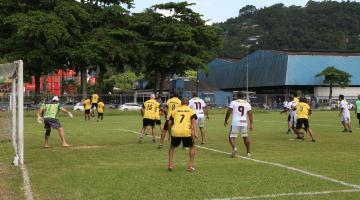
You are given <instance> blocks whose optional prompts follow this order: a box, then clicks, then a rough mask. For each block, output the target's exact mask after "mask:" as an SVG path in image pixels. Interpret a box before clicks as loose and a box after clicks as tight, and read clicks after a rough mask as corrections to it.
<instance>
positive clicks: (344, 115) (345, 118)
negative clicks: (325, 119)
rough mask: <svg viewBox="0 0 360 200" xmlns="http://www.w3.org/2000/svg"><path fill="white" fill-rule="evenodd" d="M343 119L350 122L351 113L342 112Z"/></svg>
mask: <svg viewBox="0 0 360 200" xmlns="http://www.w3.org/2000/svg"><path fill="white" fill-rule="evenodd" d="M341 121H342V122H345V123H350V122H351V120H350V113H343V114H341Z"/></svg>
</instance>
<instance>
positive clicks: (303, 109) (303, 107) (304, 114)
mask: <svg viewBox="0 0 360 200" xmlns="http://www.w3.org/2000/svg"><path fill="white" fill-rule="evenodd" d="M295 110H296V116H297V121H296V135H297V139H303V138H304V135H303V134H302V133H301V132H300V129H301V128H302V126H303V125H304V129H305V131H306V132H307V133H308V134H309V135H310V137H311V140H312V141H313V142H315V141H316V140H315V138H314V134H313V131H312V129H311V128H310V125H309V116H310V115H311V108H310V106H309V104H307V103H306V99H305V98H300V102H299V103H298V104H297V105H296V106H295Z"/></svg>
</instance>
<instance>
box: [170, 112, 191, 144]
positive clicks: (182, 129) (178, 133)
mask: <svg viewBox="0 0 360 200" xmlns="http://www.w3.org/2000/svg"><path fill="white" fill-rule="evenodd" d="M193 118H194V119H196V114H195V112H194V111H193V110H192V109H191V108H190V107H189V106H185V105H181V106H179V107H178V108H176V109H175V110H174V111H173V112H172V113H171V116H170V120H171V121H172V122H173V125H172V127H171V136H173V137H190V136H191V120H192V119H193Z"/></svg>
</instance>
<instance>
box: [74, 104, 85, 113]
mask: <svg viewBox="0 0 360 200" xmlns="http://www.w3.org/2000/svg"><path fill="white" fill-rule="evenodd" d="M74 110H75V111H76V110H80V111H84V105H83V103H81V102H79V103H76V104H75V106H74Z"/></svg>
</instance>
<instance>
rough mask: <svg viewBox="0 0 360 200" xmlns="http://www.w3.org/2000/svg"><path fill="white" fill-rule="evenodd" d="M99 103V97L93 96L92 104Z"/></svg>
mask: <svg viewBox="0 0 360 200" xmlns="http://www.w3.org/2000/svg"><path fill="white" fill-rule="evenodd" d="M98 101H99V96H98V95H97V94H93V95H92V96H91V103H97V102H98Z"/></svg>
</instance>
